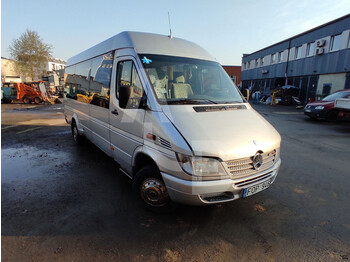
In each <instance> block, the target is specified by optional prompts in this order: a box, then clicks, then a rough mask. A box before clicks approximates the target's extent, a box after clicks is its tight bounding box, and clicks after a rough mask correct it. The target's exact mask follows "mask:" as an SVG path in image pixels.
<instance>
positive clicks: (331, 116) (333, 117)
mask: <svg viewBox="0 0 350 262" xmlns="http://www.w3.org/2000/svg"><path fill="white" fill-rule="evenodd" d="M326 120H327V121H328V122H336V121H337V120H338V111H336V110H332V111H329V112H328V114H327V116H326Z"/></svg>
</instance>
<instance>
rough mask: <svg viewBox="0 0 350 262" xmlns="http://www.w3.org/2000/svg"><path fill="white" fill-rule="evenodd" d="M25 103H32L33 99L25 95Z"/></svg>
mask: <svg viewBox="0 0 350 262" xmlns="http://www.w3.org/2000/svg"><path fill="white" fill-rule="evenodd" d="M23 103H25V104H31V103H32V100H31V99H30V98H29V97H27V96H25V97H23Z"/></svg>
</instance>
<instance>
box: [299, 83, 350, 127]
mask: <svg viewBox="0 0 350 262" xmlns="http://www.w3.org/2000/svg"><path fill="white" fill-rule="evenodd" d="M337 98H350V90H349V89H344V90H339V91H337V92H335V93H333V94H331V95H329V96H326V97H325V98H323V99H322V100H320V101H314V102H311V103H308V104H307V105H306V106H305V107H304V113H305V115H307V116H309V117H310V118H311V119H317V118H323V119H326V120H327V121H329V122H334V121H337V120H338V119H339V117H338V114H339V109H337V108H335V107H334V101H335V100H336V99H337Z"/></svg>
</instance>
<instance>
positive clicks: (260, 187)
mask: <svg viewBox="0 0 350 262" xmlns="http://www.w3.org/2000/svg"><path fill="white" fill-rule="evenodd" d="M271 181H272V180H271V179H269V180H268V181H265V182H263V183H261V184H258V185H255V186H252V187H248V188H246V189H244V191H243V197H248V196H251V195H254V194H256V193H259V192H260V191H263V190H265V189H267V188H269V186H270V185H271Z"/></svg>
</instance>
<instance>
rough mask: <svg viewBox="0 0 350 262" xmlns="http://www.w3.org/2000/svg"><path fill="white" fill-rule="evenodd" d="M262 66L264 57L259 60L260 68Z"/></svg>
mask: <svg viewBox="0 0 350 262" xmlns="http://www.w3.org/2000/svg"><path fill="white" fill-rule="evenodd" d="M263 65H264V57H262V58H260V66H263Z"/></svg>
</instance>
